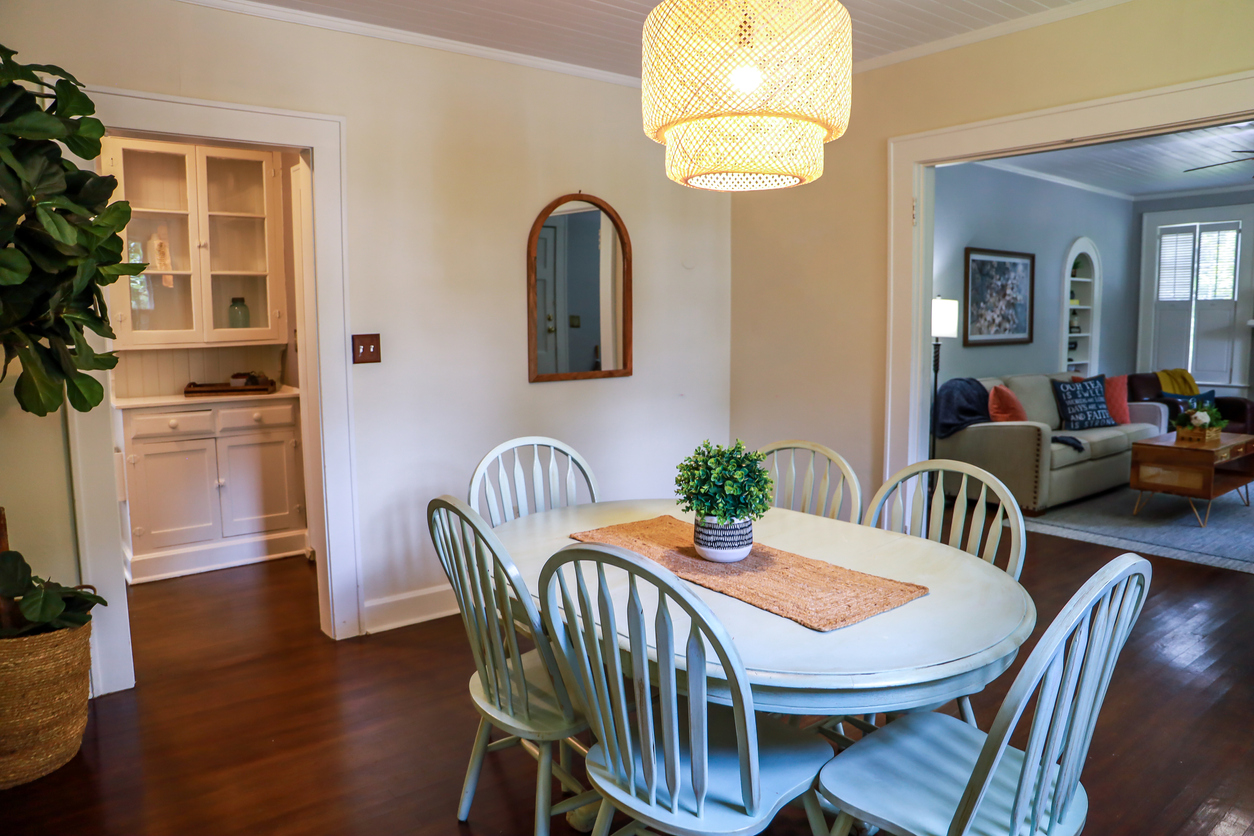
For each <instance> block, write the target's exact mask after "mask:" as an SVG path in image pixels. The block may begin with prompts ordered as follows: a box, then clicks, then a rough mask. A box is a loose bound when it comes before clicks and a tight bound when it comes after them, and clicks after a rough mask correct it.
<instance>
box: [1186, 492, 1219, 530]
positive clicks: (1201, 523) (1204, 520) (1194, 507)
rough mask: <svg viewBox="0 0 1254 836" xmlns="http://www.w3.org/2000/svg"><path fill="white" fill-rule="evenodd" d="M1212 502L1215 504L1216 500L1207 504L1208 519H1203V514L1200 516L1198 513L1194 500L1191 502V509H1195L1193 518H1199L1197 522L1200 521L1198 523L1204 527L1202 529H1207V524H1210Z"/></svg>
mask: <svg viewBox="0 0 1254 836" xmlns="http://www.w3.org/2000/svg"><path fill="white" fill-rule="evenodd" d="M1211 502H1214V500H1213V499H1212V500H1209V501H1207V503H1206V519H1202V515H1201V514H1199V513H1198V512H1197V506H1196V505H1194V504H1193V500H1192V499H1190V500H1189V507H1190V508H1192V509H1193V516H1195V517H1197V521H1198V523H1199V524H1200V525H1201V526H1202V528H1205V527H1206V523H1208V522H1210V505H1211Z"/></svg>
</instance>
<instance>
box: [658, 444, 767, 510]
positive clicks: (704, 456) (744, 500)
mask: <svg viewBox="0 0 1254 836" xmlns="http://www.w3.org/2000/svg"><path fill="white" fill-rule="evenodd" d="M765 458H766V456H764V455H762V454H761V453H755V452H753V451H751V450H746V449H745V445H744V442H743V441H740V440H739V439H737V440H736V443H735V445H734V446H732V447H722V446H719V445H716V444H711V443H710V442H709V441H708V440H707V441H703V442H702V443H701V446H700V447H698V448H697V449H696V450H695V451H693V454H692V455H691V456H689V457H688V458H686V459H684V460H683V461H682V462H680V463H679V475H678V476H676V477H675V493H676V495H677V496H678V497H679V499H680V503H679V506H680V507H681V508H683V509H684V510H685V511H693V512H694V513H696V515H697V516H698V517H717V518H718V521H719V523H720V524H721V525H727V524H728V523H730V522H731V521H732V520H738V519H745V518H748V519H751V520H757V519H761V518H762V515H763V514H765V513H766V512H767V509H769V508H770V507H771V486H772V484H773V483H772V482H771V477H770V475H769V474H768V473H767V472H766V470H765V469H764V468H763V467H762V462H763V460H765Z"/></svg>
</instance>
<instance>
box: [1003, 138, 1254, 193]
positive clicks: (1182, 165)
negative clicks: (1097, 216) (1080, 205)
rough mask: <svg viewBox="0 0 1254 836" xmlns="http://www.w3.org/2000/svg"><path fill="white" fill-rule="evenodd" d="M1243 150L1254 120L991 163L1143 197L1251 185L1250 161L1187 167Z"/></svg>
mask: <svg viewBox="0 0 1254 836" xmlns="http://www.w3.org/2000/svg"><path fill="white" fill-rule="evenodd" d="M1243 150H1254V122H1240V123H1236V124H1233V125H1219V126H1215V127H1211V128H1199V129H1197V130H1193V131H1180V132H1178V133H1172V134H1163V135H1160V136H1147V137H1140V138H1137V139H1125V140H1122V141H1119V142H1109V143H1105V144H1102V145H1086V146H1083V147H1081V148H1063V149H1060V150H1058V151H1045V152H1042V153H1039V154H1026V155H1024V156H1021V157H1008V158H1005V159H1001V160H997V161H996V162H997V164H996V166H995V167H997V168H1001V169H1003V170H1006V171H1016V172H1019V173H1022V174H1028V175H1046V176H1048V177H1050V178H1061V179H1062V180H1066V181H1071V182H1073V183H1081V184H1084V185H1086V186H1092V187H1096V188H1099V189H1103V190H1106V191H1109V192H1118V193H1121V194H1124V195H1128V196H1131V197H1136V198H1146V197H1157V196H1159V195H1164V194H1169V193H1173V192H1182V191H1195V190H1196V191H1205V190H1210V189H1215V190H1220V189H1232V188H1240V187H1247V188H1254V160H1251V161H1249V162H1237V163H1234V164H1233V165H1224V166H1220V167H1218V168H1208V169H1205V170H1203V171H1189V172H1186V171H1185V169H1189V168H1194V167H1196V166H1204V165H1211V164H1212V163H1221V162H1225V161H1228V160H1240V159H1243V158H1246V157H1254V154H1248V153H1247V154H1238V153H1234V152H1236V151H1243Z"/></svg>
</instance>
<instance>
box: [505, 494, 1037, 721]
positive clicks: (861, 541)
mask: <svg viewBox="0 0 1254 836" xmlns="http://www.w3.org/2000/svg"><path fill="white" fill-rule="evenodd" d="M665 514H669V515H671V516H674V517H676V518H678V519H680V520H684V521H687V522H691V521H692V514H691V513H685V512H683V511H681V510H680V508H679V506H678V504H677V503H676V502H675V501H674V500H669V499H641V500H621V501H612V502H595V503H587V504H583V505H572V506H567V507H564V508H555V509H552V510H548V511H543V512H540V513H533V514H528V515H526V516H523V517H519V518H517V519H514V520H511V521H509V522H506V523H503V524H501V525H499V526H497V527H496V528H495V529H493V533H494V534H496V535H497V537H499V538H500V540H501V543H502V544H503V545H504V546H505V548H506V549H507V550H508V551H509V555H510V557H511V558H512V559H513V561H514V563H515V565H516V566H517V567H518V571H519V573H520V574H521V575H522V578H523V580H524V581H525V582H526V584H527V588H528V590H529V591H530V593H531V595H532V596H533V598H535V600H536V603H537V606H540V599H541V598H542V596H543V591H542V590H541V589H540V573H541V570H542V569H543V567H544V565H545V563H546V562H547V561H548V560H549V558H550V557H551V556H552V555H553V553H554V552H556V551H558V550H559V549H561V548H563V547H565V546H569V545H572V544H574V543H576V541H575V540H573V539H571V536H570V535H571V534H573V533H576V532H584V531H589V530H591V529H596V528H601V527H604V526H610V525H616V524H619V523H627V522H633V521H638V520H647V519H652V518H655V517H658V516H661V515H665ZM753 534H754V540H755V542H758V543H762V544H765V545H769V546H773V547H775V548H776V549H782V550H784V551H788V552H793V553H795V554H798V555H802V556H804V557H807V558H812V559H814V560H822V561H827V562H829V563H833V564H836V565H838V566H842V567H844V568H846V569H853V570H856V571H859V572H865V573H869V574H872V575H878V576H880V577H883V578H889V579H892V580H898V581H905V582H908V583H914V584H921V585H923V586H926V587H927V589H928V593H927V594H926V595H924V596H923V597H920V598H916V599H915V600H912V601H909V602H908V603H905V604H903V605H901V606H899V607H896V608H895V609H891V610H888V611H886V612H881V613H879V614H876V615H873V616H871V617H869V618H867V619H865V620H863V621H859V622H857V623H855V624H850V625H848V626H845V627H841V628H839V629H836V630H830V631H828V632H819V631H816V630H812V629H810V628H808V627H804V626H802V625H801V624H798V623H796V622H794V621H792V620H790V619H788V618H785V617H783V616H780V615H776V614H774V613H771V612H768V611H766V610H762V609H758V608H757V607H754V606H752V605H750V604H747V603H745V602H743V601H740V600H738V599H736V598H732V597H729V596H727V595H724V594H721V593H718V592H714V591H712V590H709V589H705V588H703V587H701V586H697V585H695V584H688V587H689V588H690V589H691V590H692V591H693V592H694V593H696V595H697V596H698V597H699V598H700V599H701V600H702V601H703V602H704V603H705V604H706V605H707V606H708V607H709V608H710V610H711V611H713V613H714V614H715V616H717V617H718V619H719V620H720V621H721V622H722V624H723V626H724V627H725V628H726V630H727V631H728V633H729V634H730V635H731V637H732V639H733V641H734V643H735V646H736V649H737V651H738V652H739V655H740V658H741V661H742V662H743V664H744V668H745V671H746V674H747V676H748V678H749V683H750V688H751V690H752V693H753V698H754V706H755V708H756V709H757V710H758V711H768V712H774V713H779V714H796V715H827V716H830V715H869V714H877V713H881V712H896V711H907V710H910V709H917V708H923V707H930V706H936V705H940V704H943V703H945V702H947V701H949V700H951V699H955V698H957V697H960V696H963V695H967V694H973V693H976V692H978V691H980V690H981V689H982V688H983V687H984V686H985V685H987V684H988V683H989V682H992V681H993V680H994V679H995V678H996V677H997V676H999V675H1000V674H1001V673H1002V672H1004V671H1005V670H1006V669H1007V668H1008V667H1010V665H1011V664H1012V663H1013V661H1014V659H1015V656H1016V654H1017V653H1018V650H1019V647H1020V646H1021V645H1022V644H1023V642H1024V641H1025V640H1026V639H1027V638H1028V636H1029V635H1031V633H1032V628H1033V627H1034V626H1035V624H1036V608H1035V606H1034V605H1033V603H1032V598H1031V597H1030V596H1029V595H1028V593H1027V591H1026V590H1025V589H1024V588H1023V587H1022V586H1020V585H1019V583H1018V582H1017V581H1016V580H1015V579H1014V578H1012V577H1011V576H1010V575H1008V574H1006V573H1005V572H1004V571H1002V570H1001V569H999V568H997V567H996V566H994V565H993V564H991V563H989V562H987V561H985V560H982V559H981V558H979V557H976V556H974V555H971V554H968V553H967V552H964V551H962V550H961V549H958V548H954V547H952V546H949V545H946V544H945V543H941V542H936V541H933V540H928V539H925V538H921V537H914V536H910V535H906V534H899V533H896V532H892V531H885V530H882V529H878V528H874V527H871V526H867V525H858V524H855V523H850V522H844V521H842V520H835V519H830V518H827V517H821V516H817V515H814V514H805V513H801V512H798V511H791V510H788V509H784V508H771V509H770V510H768V511H767V512H766V515H765V516H764V517H762V519H760V520H758V521H755V522H754V529H753ZM620 581H621V582H620ZM608 587H609V591H610V596H611V598H612V600H613V604H614V607H615V609H616V610H617V611H619V612H620V614H621V613H625V611H626V603H627V594H628V590H627V585H626V582H625V580H621V579H611V580H610V582H609V584H608ZM798 594H803V593H802V591H801V590H799V592H798ZM617 624H618V625H619V631H620V633H621V634H622V635H621V637H620V639H621V642H622V643H623V646H626V641H627V637H626V633H625V626H624V625H625V624H626V620H625V618H623V617H621V616H620V617H619V618H618V620H617ZM683 626H684V627H686V625H683ZM676 627H677V629H676V631H675V635H676V637H677V641H679V640H680V639H679V637H682V636H684V635H686V632H685V630H684V629H682V627H681V625H679V624H676ZM676 662H677V663H678V664H679V665H680V667H681V670H682V665H683V663H684V657H683V655H681V654H677V656H676ZM706 673H707V677H708V679H709V699H710V700H711V701H712V702H718V703H723V704H728V703H729V702H730V697H729V695H728V694H727V692H726V689H725V688H722V689H720V687H719V682H720V677H719V675H720V673H721V669H719V668H718V666H717V663H716V662H711V663H709V664H708V667H707V672H706ZM721 681H722V682H723V684H724V685H725V679H724V680H721Z"/></svg>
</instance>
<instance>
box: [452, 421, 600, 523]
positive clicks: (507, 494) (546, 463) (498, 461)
mask: <svg viewBox="0 0 1254 836" xmlns="http://www.w3.org/2000/svg"><path fill="white" fill-rule="evenodd" d="M528 470H530V479H528V474H527V472H526V471H528ZM576 472H578V474H579V476H578V477H576ZM580 482H582V483H583V484H584V489H585V492H586V494H587V501H589V502H596V501H597V480H596V477H595V476H593V475H592V468H590V467H589V466H588V463H587V461H585V460H584V458H583V456H581V455H579V453H578V452H576V451H575V449H574V448H573V447H570V446H569V445H567V444H565V443H563V442H561V441H558V440H557V439H556V438H546V437H544V436H538V435H537V436H525V437H523V438H513V439H510V440H509V441H506V442H504V443H502V444H498V445H497V446H496V447H493V448H492V450H491V451H489V453H488V454H487V455H486V456H484V457H483V459H482V460H481V461H480V462H479V465H478V467H476V468H475V473H474V475H473V476H472V477H471V479H470V496H469V500H470V507H471V508H473V509H475V511H479V510H480V504H479V503H480V496H482V497H483V499H484V501H485V503H486V505H487V508H488V517H489V518H490V519H491V520H492V526H493V527H494V528H495V527H496V526H498V525H500V524H501V523H503V522H509V521H510V520H512V519H514V518H516V517H525V516H527V515H528V514H534V513H539V512H541V511H545V510H550V509H553V508H564V507H566V506H568V505H578V504H579V503H580V497H579V483H580ZM546 488H547V490H546ZM528 489H530V493H529V492H528Z"/></svg>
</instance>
